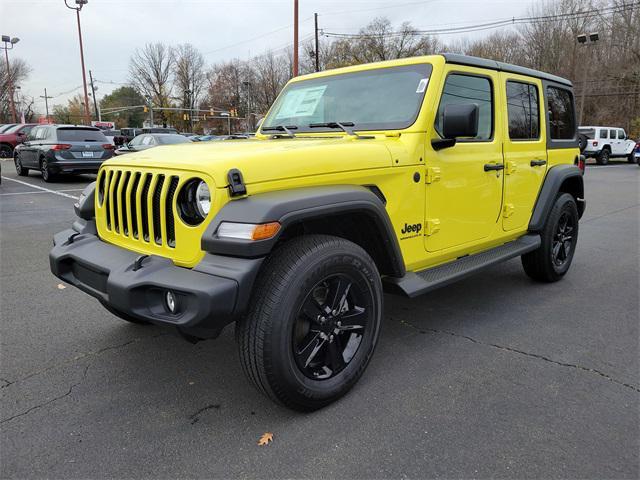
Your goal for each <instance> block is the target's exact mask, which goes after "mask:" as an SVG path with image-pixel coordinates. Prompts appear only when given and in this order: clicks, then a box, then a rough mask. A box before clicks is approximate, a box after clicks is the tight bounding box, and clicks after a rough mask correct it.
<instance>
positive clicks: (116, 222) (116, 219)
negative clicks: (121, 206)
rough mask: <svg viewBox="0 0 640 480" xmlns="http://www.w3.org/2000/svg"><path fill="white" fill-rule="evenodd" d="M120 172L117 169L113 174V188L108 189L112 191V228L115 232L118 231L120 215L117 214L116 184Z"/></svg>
mask: <svg viewBox="0 0 640 480" xmlns="http://www.w3.org/2000/svg"><path fill="white" fill-rule="evenodd" d="M121 176H122V172H121V171H120V170H118V171H117V172H115V173H114V174H113V188H111V187H109V189H110V190H111V191H112V192H113V229H114V230H115V231H116V233H120V216H119V215H118V203H120V202H118V186H119V185H120V177H121Z"/></svg>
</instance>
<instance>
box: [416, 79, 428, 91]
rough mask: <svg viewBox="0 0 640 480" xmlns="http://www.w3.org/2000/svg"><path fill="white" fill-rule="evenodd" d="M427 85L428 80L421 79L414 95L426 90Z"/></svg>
mask: <svg viewBox="0 0 640 480" xmlns="http://www.w3.org/2000/svg"><path fill="white" fill-rule="evenodd" d="M427 85H429V79H428V78H423V79H421V80H420V82H419V83H418V88H416V93H422V92H424V91H425V90H426V89H427Z"/></svg>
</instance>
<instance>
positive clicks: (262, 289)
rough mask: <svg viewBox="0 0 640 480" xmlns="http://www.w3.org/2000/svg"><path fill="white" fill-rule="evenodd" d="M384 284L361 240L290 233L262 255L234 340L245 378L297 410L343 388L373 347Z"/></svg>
mask: <svg viewBox="0 0 640 480" xmlns="http://www.w3.org/2000/svg"><path fill="white" fill-rule="evenodd" d="M382 298H383V296H382V284H381V281H380V275H379V274H378V270H377V268H376V265H375V263H374V262H373V260H372V259H371V257H370V256H369V255H368V254H367V252H365V251H364V250H363V249H362V248H360V247H359V246H358V245H356V244H354V243H352V242H349V241H347V240H345V239H342V238H337V237H331V236H327V235H308V236H303V237H298V238H295V239H293V240H291V241H289V242H287V243H286V244H284V245H282V246H281V247H280V248H279V249H278V250H276V251H275V252H274V253H273V254H272V255H271V256H270V257H269V258H268V259H267V261H266V262H265V264H264V265H263V267H262V270H261V274H260V276H259V277H258V280H257V281H256V285H255V286H254V293H253V297H252V300H251V306H250V310H249V312H248V314H247V315H246V316H245V317H244V318H242V319H241V320H240V321H239V322H238V323H237V324H236V340H237V342H238V349H239V353H240V360H241V364H242V366H243V370H244V372H245V374H246V375H247V377H248V378H249V380H250V381H251V382H252V383H253V384H254V386H255V387H256V388H257V389H258V390H260V391H261V392H262V393H264V394H265V395H267V396H268V397H270V398H271V399H272V400H274V401H276V402H278V403H280V404H282V405H284V406H286V407H289V408H292V409H294V410H299V411H312V410H317V409H319V408H322V407H324V406H326V405H328V404H329V403H331V402H333V401H335V400H337V399H338V398H340V397H341V396H342V395H344V394H345V393H347V392H348V391H349V389H351V387H353V385H355V383H356V382H357V381H358V379H359V378H360V376H361V375H362V374H363V372H364V370H365V369H366V367H367V365H368V363H369V360H370V359H371V357H372V355H373V351H374V349H375V346H376V343H377V341H378V336H379V333H380V324H381V318H382Z"/></svg>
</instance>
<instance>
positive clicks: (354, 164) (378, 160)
mask: <svg viewBox="0 0 640 480" xmlns="http://www.w3.org/2000/svg"><path fill="white" fill-rule="evenodd" d="M105 164H107V165H110V166H125V167H136V166H140V167H152V168H153V167H156V168H165V169H167V170H192V171H200V172H206V173H207V174H208V175H210V176H211V177H212V178H213V180H214V182H215V183H216V187H218V188H220V187H224V186H226V185H227V184H228V181H227V173H228V172H229V170H231V169H233V168H237V169H239V170H240V171H241V172H242V176H243V178H244V182H245V184H247V185H251V184H256V183H261V182H266V181H269V180H283V179H287V178H293V177H307V176H312V175H320V174H326V173H334V172H335V173H338V172H346V171H353V170H365V169H371V168H384V167H389V166H391V165H392V157H391V153H390V151H389V149H388V148H387V147H386V145H385V139H384V137H377V138H372V139H356V138H351V137H315V138H281V139H260V138H253V139H246V140H227V141H219V142H194V143H190V144H180V145H166V146H159V147H154V148H150V149H148V150H145V151H143V152H136V153H128V154H127V155H123V156H119V157H115V158H112V159H110V160H108V161H107V162H105Z"/></svg>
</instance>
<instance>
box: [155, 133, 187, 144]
mask: <svg viewBox="0 0 640 480" xmlns="http://www.w3.org/2000/svg"><path fill="white" fill-rule="evenodd" d="M156 140H157V141H158V143H159V144H160V145H170V144H172V143H190V142H191V140H190V139H188V138H187V137H183V136H182V135H173V134H167V135H158V136H157V137H156Z"/></svg>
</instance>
